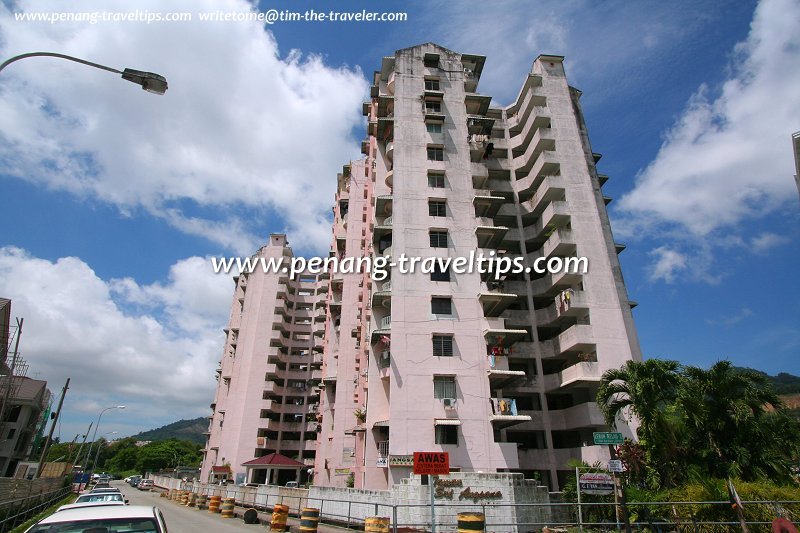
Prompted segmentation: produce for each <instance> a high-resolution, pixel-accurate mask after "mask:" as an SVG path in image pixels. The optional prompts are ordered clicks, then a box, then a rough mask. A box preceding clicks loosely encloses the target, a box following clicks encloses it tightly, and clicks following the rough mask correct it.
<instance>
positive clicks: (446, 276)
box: [431, 263, 450, 281]
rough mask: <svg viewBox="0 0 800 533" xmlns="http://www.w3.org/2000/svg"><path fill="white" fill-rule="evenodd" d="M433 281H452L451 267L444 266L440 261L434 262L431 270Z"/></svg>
mask: <svg viewBox="0 0 800 533" xmlns="http://www.w3.org/2000/svg"><path fill="white" fill-rule="evenodd" d="M431 281H450V269H449V268H442V266H441V265H439V264H438V263H434V265H433V270H431Z"/></svg>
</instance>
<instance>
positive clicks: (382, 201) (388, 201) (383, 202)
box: [375, 194, 392, 216]
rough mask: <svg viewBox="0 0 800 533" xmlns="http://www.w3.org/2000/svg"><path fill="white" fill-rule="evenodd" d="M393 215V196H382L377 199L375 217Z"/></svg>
mask: <svg viewBox="0 0 800 533" xmlns="http://www.w3.org/2000/svg"><path fill="white" fill-rule="evenodd" d="M391 214H392V195H391V194H382V195H380V196H376V197H375V215H376V216H383V215H391Z"/></svg>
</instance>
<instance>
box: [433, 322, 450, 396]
mask: <svg viewBox="0 0 800 533" xmlns="http://www.w3.org/2000/svg"><path fill="white" fill-rule="evenodd" d="M433 356H434V357H453V337H452V335H434V336H433ZM448 398H455V396H448Z"/></svg>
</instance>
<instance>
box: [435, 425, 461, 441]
mask: <svg viewBox="0 0 800 533" xmlns="http://www.w3.org/2000/svg"><path fill="white" fill-rule="evenodd" d="M436 444H455V445H458V426H436Z"/></svg>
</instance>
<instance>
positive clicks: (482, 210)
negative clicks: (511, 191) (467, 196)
mask: <svg viewBox="0 0 800 533" xmlns="http://www.w3.org/2000/svg"><path fill="white" fill-rule="evenodd" d="M505 203H506V199H505V197H504V196H500V195H497V194H492V193H491V191H488V190H477V191H475V196H474V197H473V198H472V205H473V207H475V216H476V217H487V218H492V217H494V216H496V215H497V212H498V211H499V210H500V208H501V207H502V206H503V204H505Z"/></svg>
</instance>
